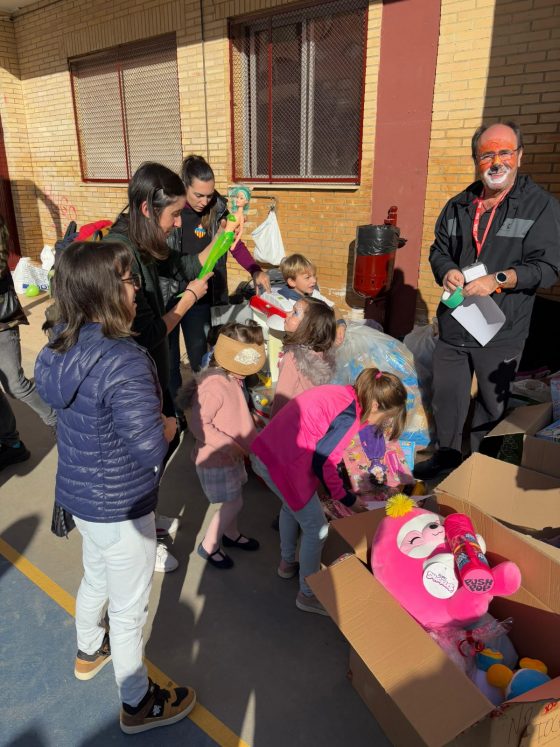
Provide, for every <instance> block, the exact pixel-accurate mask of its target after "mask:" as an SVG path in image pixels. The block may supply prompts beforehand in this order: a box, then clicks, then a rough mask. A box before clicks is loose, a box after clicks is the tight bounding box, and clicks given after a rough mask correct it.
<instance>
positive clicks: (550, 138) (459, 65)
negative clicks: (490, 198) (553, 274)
mask: <svg viewBox="0 0 560 747" xmlns="http://www.w3.org/2000/svg"><path fill="white" fill-rule="evenodd" d="M559 49H560V6H559V5H558V2H557V0H477V2H476V3H465V2H464V1H463V0H442V8H441V28H440V42H439V49H438V60H437V71H436V82H435V91H434V110H433V121H432V137H431V144H430V158H429V165H428V182H427V194H426V205H425V210H424V228H423V241H422V258H421V263H420V275H419V294H418V304H417V308H418V316H422V317H425V315H426V310H425V305H427V315H428V317H429V316H432V315H433V314H434V313H435V309H436V306H437V303H438V300H439V297H440V295H441V288H439V287H438V286H437V285H436V284H435V282H434V280H433V276H432V273H431V270H430V265H429V262H428V253H429V248H430V245H431V243H432V241H433V229H434V225H435V222H436V219H437V217H438V215H439V213H440V211H441V209H442V208H443V205H444V204H445V202H446V201H447V200H448V199H449V198H450V197H452V196H453V195H454V194H456V193H457V192H460V191H461V190H462V189H463V188H464V187H465V186H467V185H468V184H469V183H470V182H471V181H472V180H473V178H474V167H473V163H472V160H471V157H470V139H471V136H472V133H473V132H474V130H475V129H476V128H477V127H478V125H479V124H480V123H481V122H482V121H486V122H492V121H497V120H498V119H514V120H516V121H517V122H518V123H519V124H520V125H521V127H522V129H523V132H524V134H525V145H526V147H525V157H524V161H523V168H522V170H523V171H524V172H525V173H528V174H530V175H531V176H532V177H533V178H534V179H535V181H536V182H537V183H539V184H541V185H542V186H543V187H544V188H546V189H550V190H551V191H552V192H553V193H554V194H555V195H556V196H560V117H559V115H558V112H559V110H560V62H559V60H560V51H559ZM543 293H544V292H543ZM551 293H553V294H557V295H558V294H560V286H556V287H555V288H554V289H553V291H552V292H548V295H550V294H551Z"/></svg>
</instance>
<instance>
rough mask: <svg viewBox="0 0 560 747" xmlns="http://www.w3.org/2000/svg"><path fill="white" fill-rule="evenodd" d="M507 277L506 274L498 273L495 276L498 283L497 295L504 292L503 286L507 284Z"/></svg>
mask: <svg viewBox="0 0 560 747" xmlns="http://www.w3.org/2000/svg"><path fill="white" fill-rule="evenodd" d="M507 279H508V278H507V275H506V273H505V272H497V273H496V274H495V275H494V280H495V281H496V282H497V283H498V287H497V288H496V293H501V292H502V286H503V285H505V284H506V283H507Z"/></svg>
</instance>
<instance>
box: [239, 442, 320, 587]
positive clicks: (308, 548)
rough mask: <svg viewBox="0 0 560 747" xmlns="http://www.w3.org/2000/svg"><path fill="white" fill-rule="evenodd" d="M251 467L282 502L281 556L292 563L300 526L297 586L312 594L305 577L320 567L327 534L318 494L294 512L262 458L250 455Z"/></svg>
mask: <svg viewBox="0 0 560 747" xmlns="http://www.w3.org/2000/svg"><path fill="white" fill-rule="evenodd" d="M251 466H252V467H253V470H254V471H255V474H257V475H258V476H259V477H262V479H263V480H264V481H265V483H266V484H267V485H268V487H269V488H270V489H271V490H272V492H273V493H275V494H276V495H277V496H278V497H279V498H280V500H281V501H282V509H281V511H280V555H281V556H282V560H284V561H285V562H286V563H294V562H295V559H296V549H297V541H298V531H299V529H301V543H300V547H299V588H300V590H301V592H302V593H303V594H305V596H307V597H310V596H313V592H312V591H311V589H310V588H309V586H308V585H307V583H306V581H305V579H306V578H307V576H311V574H312V573H317V572H318V571H319V570H321V553H322V552H323V545H324V544H325V540H326V539H327V535H328V533H329V525H328V522H327V520H326V518H325V512H324V511H323V507H322V506H321V501H320V500H319V496H318V495H317V493H314V494H313V495H312V496H311V498H310V500H309V502H308V503H306V504H305V506H304V507H303V508H300V510H299V511H294V510H293V508H290V507H289V506H288V504H287V503H286V501H285V499H284V496H283V495H282V493H281V492H280V491H279V490H278V488H277V487H276V485H275V483H274V482H273V480H272V478H271V476H270V474H269V472H268V469H267V468H266V466H265V465H264V464H263V463H262V462H261V460H260V459H259V458H258V457H257V456H255V455H254V454H251Z"/></svg>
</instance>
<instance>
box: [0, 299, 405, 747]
mask: <svg viewBox="0 0 560 747" xmlns="http://www.w3.org/2000/svg"><path fill="white" fill-rule="evenodd" d="M24 305H25V306H26V307H27V310H28V312H29V313H30V322H31V326H30V327H23V328H22V331H21V334H22V350H23V358H24V368H25V371H26V373H27V375H28V376H32V373H33V364H34V360H35V357H36V355H37V352H38V351H39V349H40V348H41V346H42V345H43V344H44V343H45V338H44V337H43V334H42V333H41V332H40V326H41V323H42V321H43V314H44V309H45V306H46V303H45V301H44V300H43V299H41V298H39V299H33V300H29V299H25V300H24ZM13 408H14V412H15V413H16V417H17V421H18V428H19V430H20V434H21V437H22V439H23V440H24V441H25V443H26V445H27V446H28V448H29V449H30V451H31V453H32V457H31V459H30V460H29V461H27V462H24V463H22V464H20V465H16V466H13V467H9V468H7V469H5V470H3V471H2V472H1V473H0V505H1V511H0V594H1V598H2V615H1V617H0V642H1V643H0V675H1V677H0V679H1V681H2V682H3V683H4V687H5V693H7V695H8V697H7V699H6V697H3V698H2V699H0V723H1V724H2V729H1V730H0V745H17V746H18V747H24V746H27V745H30V746H31V745H40V746H41V747H55V746H56V747H66V746H72V747H73V746H74V745H88V746H89V745H105V744H121V743H122V744H124V743H125V741H127V743H128V740H129V739H130V738H128V737H126V736H125V735H124V734H122V733H121V732H120V729H119V727H118V719H117V714H118V698H117V691H116V686H115V683H114V679H113V672H112V667H111V665H109V666H107V667H105V669H104V670H103V671H102V672H100V674H99V675H98V676H97V677H96V678H95V679H94V680H92V681H90V682H86V683H84V682H79V681H77V680H75V679H74V677H73V659H74V656H75V635H74V628H73V620H72V616H71V614H72V610H73V600H74V598H75V595H76V592H77V589H78V585H79V583H80V579H81V541H80V536H79V534H78V532H77V531H73V532H72V533H71V535H70V538H69V539H68V540H65V539H58V538H56V537H55V536H54V535H53V534H51V532H50V519H51V512H52V503H53V495H54V479H55V472H56V446H55V443H54V438H53V436H52V434H51V433H50V431H49V430H48V429H47V428H46V427H45V426H44V425H43V424H42V422H41V421H40V420H39V418H38V417H37V416H36V415H35V413H34V412H32V411H31V410H29V408H27V407H25V406H24V405H21V404H20V403H18V402H16V403H13ZM191 446H192V442H191V439H190V437H187V438H186V439H185V440H184V441H183V443H182V444H181V446H180V448H179V450H178V451H177V453H176V455H175V456H174V458H173V460H172V462H171V464H170V466H169V468H168V470H167V472H166V474H165V476H164V479H163V482H162V487H161V492H160V510H161V512H162V513H164V514H167V515H170V516H176V515H181V516H182V523H181V528H180V530H179V532H178V534H177V536H176V539H175V541H174V542H173V545H172V548H171V549H172V552H173V554H174V555H175V556H176V557H177V559H178V560H179V562H180V565H179V568H178V569H177V570H176V571H174V572H173V573H170V574H155V578H154V584H153V590H152V596H151V600H150V616H149V620H148V623H147V626H146V630H145V640H146V658H147V659H148V660H149V662H150V663H151V666H152V672H157V670H159V673H158V675H159V677H161V678H164V677H165V678H166V679H171V680H173V681H174V682H177V683H183V684H184V683H186V684H189V685H192V686H193V687H195V688H196V690H197V692H198V697H199V702H200V704H201V705H200V706H197V708H195V710H194V711H193V712H192V714H191V716H190V717H189V719H187V720H185V721H184V722H181V723H180V724H177V725H175V726H171V727H168V728H166V729H165V730H161V729H158V730H155V731H152V732H147V733H146V734H144V735H139V736H137V737H135V739H136V740H137V743H138V744H140V745H142V744H146V745H148V744H160V743H162V740H163V739H165V741H166V743H168V744H170V745H175V744H177V745H179V744H181V745H183V744H187V743H188V744H189V745H191V747H213V746H214V745H221V746H223V747H234V746H239V747H242V746H244V745H251V746H253V747H287V746H288V745H289V746H290V747H300V746H301V747H303V746H304V745H305V747H319V745H320V746H321V747H342V745H345V746H347V745H351V746H352V747H366V745H367V747H385V745H389V744H390V743H389V742H388V740H387V739H386V738H385V737H384V735H383V734H382V732H381V731H380V729H379V727H378V726H377V724H376V722H375V720H374V719H373V717H372V716H371V714H370V712H369V711H368V710H367V709H366V707H365V705H364V704H363V703H362V701H361V700H360V699H359V697H358V696H357V695H356V693H355V692H354V690H353V689H352V687H351V685H350V682H349V680H348V679H347V666H348V644H347V643H346V641H345V640H344V638H343V637H342V636H341V634H340V633H339V631H338V630H337V628H336V627H335V625H334V624H333V623H332V622H331V620H330V619H329V618H326V617H321V616H318V615H310V614H307V613H304V612H300V611H299V610H297V609H296V607H295V604H294V602H295V596H296V592H297V581H296V580H291V581H283V580H282V579H279V578H278V577H277V575H276V565H277V562H278V557H279V538H278V533H277V532H276V531H275V530H273V529H272V528H271V521H272V519H273V518H274V516H275V515H276V513H277V511H278V508H279V505H278V501H277V499H276V498H275V496H274V495H272V494H271V493H270V492H269V491H268V490H267V489H266V488H265V487H263V486H262V485H261V484H260V483H258V482H257V481H256V480H255V479H254V478H251V479H250V480H249V484H248V485H247V487H246V492H245V497H246V504H245V508H244V510H243V513H242V516H241V520H240V526H241V528H242V530H243V531H244V532H245V533H246V534H248V535H250V536H255V537H257V538H258V539H259V540H260V542H261V549H260V551H259V552H257V553H254V554H252V553H246V554H244V553H242V552H239V551H237V552H235V551H232V556H234V558H235V561H236V567H235V568H234V569H233V570H231V571H227V572H223V571H218V570H216V569H214V568H211V567H209V566H208V565H207V564H206V563H205V561H203V560H202V559H201V558H200V557H199V556H198V555H197V554H196V547H197V545H198V542H199V541H200V539H201V537H202V534H203V531H204V527H205V526H206V523H207V522H208V520H209V518H210V516H211V512H212V509H209V506H208V502H207V501H206V499H205V497H204V495H203V494H202V492H201V489H200V485H199V483H198V479H197V477H196V473H195V471H194V467H193V464H192V462H191V460H190V458H189V453H190V449H191ZM170 546H171V545H170Z"/></svg>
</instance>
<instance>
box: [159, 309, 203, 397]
mask: <svg viewBox="0 0 560 747" xmlns="http://www.w3.org/2000/svg"><path fill="white" fill-rule="evenodd" d="M174 305H175V304H174V303H173V304H172V305H171V308H172V307H173V306H174ZM179 327H180V328H181V329H182V330H183V338H184V340H185V347H186V348H187V355H188V358H189V363H190V365H191V368H192V370H193V371H200V365H201V362H202V356H203V355H204V353H205V352H206V348H207V344H206V337H207V336H208V332H209V330H210V304H207V303H206V304H204V303H201V304H198V303H197V304H195V305H194V306H193V307H192V308H190V309H189V310H188V311H187V313H186V314H185V316H184V317H183V318H182V319H181V321H180V322H179V324H178V325H177V326H176V327H175V328H174V329H172V330H171V332H170V333H169V335H168V339H169V358H170V365H171V374H170V377H169V390H170V392H171V396H172V397H173V399H174V400H175V397H176V395H177V390H178V389H179V387H180V386H181V384H182V381H181V365H180V364H181V353H180V349H179Z"/></svg>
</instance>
